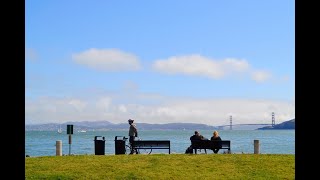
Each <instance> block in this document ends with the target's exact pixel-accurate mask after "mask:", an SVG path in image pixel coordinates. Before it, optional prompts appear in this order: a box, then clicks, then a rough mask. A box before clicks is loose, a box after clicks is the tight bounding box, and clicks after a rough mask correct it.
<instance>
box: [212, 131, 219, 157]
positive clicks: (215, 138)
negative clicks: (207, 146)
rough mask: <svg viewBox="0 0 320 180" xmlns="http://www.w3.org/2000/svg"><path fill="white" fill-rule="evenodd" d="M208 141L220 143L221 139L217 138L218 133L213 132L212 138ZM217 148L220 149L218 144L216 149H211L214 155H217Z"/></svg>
mask: <svg viewBox="0 0 320 180" xmlns="http://www.w3.org/2000/svg"><path fill="white" fill-rule="evenodd" d="M210 140H211V141H221V138H220V136H219V133H218V131H213V136H212V137H211V139H210ZM219 148H221V144H220V145H219V144H218V147H217V148H214V149H212V151H213V152H214V153H215V154H217V153H218V151H219Z"/></svg>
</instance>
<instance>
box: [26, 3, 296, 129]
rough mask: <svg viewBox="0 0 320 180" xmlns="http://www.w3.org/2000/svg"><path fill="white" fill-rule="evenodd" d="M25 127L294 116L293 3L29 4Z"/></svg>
mask: <svg viewBox="0 0 320 180" xmlns="http://www.w3.org/2000/svg"><path fill="white" fill-rule="evenodd" d="M25 8H26V14H25V38H26V39H25V50H26V54H25V62H26V64H25V69H26V73H25V82H26V83H25V95H26V96H25V98H26V106H25V120H26V124H39V123H48V122H55V123H63V122H67V121H96V120H107V121H110V122H113V123H123V122H126V121H127V119H129V118H131V119H135V120H136V122H137V123H159V124H161V123H174V122H193V123H204V124H208V125H224V124H228V123H229V116H230V115H232V117H233V123H234V124H238V123H271V114H272V112H274V113H275V118H276V123H280V122H283V121H286V120H290V119H292V118H295V29H294V27H295V19H294V18H295V12H294V9H295V7H294V1H290V0H282V1H276V0H268V1H267V0H264V1H254V0H243V1H236V0H232V1H218V0H200V1H191V0H183V1H182V0H181V1H180V0H175V1H167V0H161V1H156V0H154V1H146V0H139V1H116V0H108V1H83V0H77V1H73V0H68V1H61V0H54V1H53V0H48V1H36V0H29V1H26V6H25Z"/></svg>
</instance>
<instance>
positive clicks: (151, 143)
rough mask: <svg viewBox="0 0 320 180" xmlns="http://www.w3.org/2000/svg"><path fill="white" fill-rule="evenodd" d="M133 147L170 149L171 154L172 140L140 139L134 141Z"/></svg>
mask: <svg viewBox="0 0 320 180" xmlns="http://www.w3.org/2000/svg"><path fill="white" fill-rule="evenodd" d="M132 147H133V148H134V149H150V150H151V151H150V152H149V154H150V153H151V152H152V149H168V150H169V154H170V141H169V140H138V141H133V143H132Z"/></svg>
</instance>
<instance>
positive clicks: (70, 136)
mask: <svg viewBox="0 0 320 180" xmlns="http://www.w3.org/2000/svg"><path fill="white" fill-rule="evenodd" d="M70 154H71V134H69V155H70Z"/></svg>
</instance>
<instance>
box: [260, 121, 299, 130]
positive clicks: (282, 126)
mask: <svg viewBox="0 0 320 180" xmlns="http://www.w3.org/2000/svg"><path fill="white" fill-rule="evenodd" d="M267 129H295V119H291V120H289V121H285V122H282V123H280V124H276V125H274V126H273V127H272V126H265V127H262V128H258V130H267Z"/></svg>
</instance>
